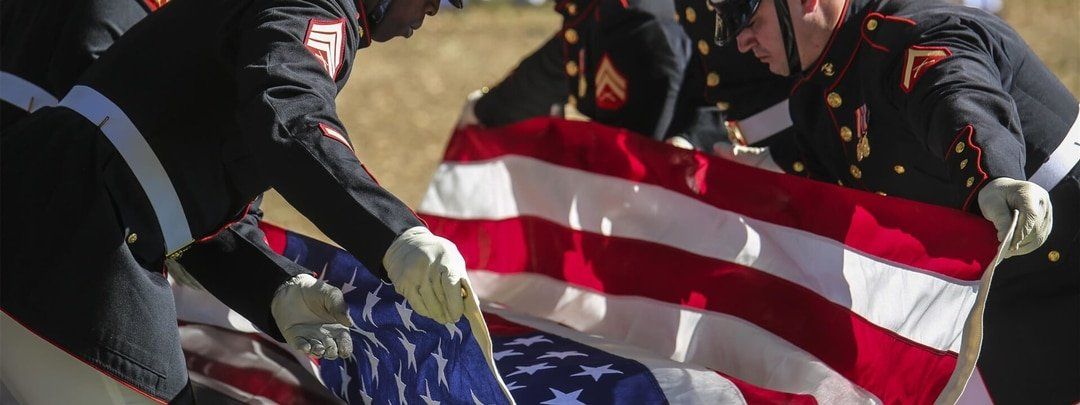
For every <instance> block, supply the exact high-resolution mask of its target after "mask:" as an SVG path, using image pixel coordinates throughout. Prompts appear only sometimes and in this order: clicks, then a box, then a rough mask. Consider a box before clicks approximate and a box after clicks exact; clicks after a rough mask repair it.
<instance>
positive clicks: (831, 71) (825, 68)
mask: <svg viewBox="0 0 1080 405" xmlns="http://www.w3.org/2000/svg"><path fill="white" fill-rule="evenodd" d="M821 73H824V74H825V76H828V77H832V76H833V75H835V74H836V67H835V66H833V64H832V62H828V63H826V64H824V65H821Z"/></svg>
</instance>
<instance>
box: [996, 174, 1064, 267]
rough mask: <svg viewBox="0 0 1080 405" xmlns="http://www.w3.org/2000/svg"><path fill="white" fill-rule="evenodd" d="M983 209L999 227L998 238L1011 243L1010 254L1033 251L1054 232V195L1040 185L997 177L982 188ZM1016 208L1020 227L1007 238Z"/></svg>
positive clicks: (1015, 254) (1006, 253) (1007, 248)
mask: <svg viewBox="0 0 1080 405" xmlns="http://www.w3.org/2000/svg"><path fill="white" fill-rule="evenodd" d="M979 209H981V210H982V214H983V216H984V217H986V219H987V220H989V221H990V222H993V223H994V227H995V228H997V232H998V240H999V241H1001V242H1004V243H1006V244H1007V246H1006V249H1005V255H1006V257H1010V256H1019V255H1024V254H1028V253H1031V252H1032V251H1034V250H1035V249H1038V248H1039V246H1042V244H1043V242H1046V237H1047V236H1049V235H1050V229H1051V228H1052V227H1053V225H1054V215H1053V209H1052V208H1051V206H1050V194H1049V193H1047V192H1046V190H1044V189H1043V188H1042V187H1039V185H1038V184H1035V183H1032V182H1028V181H1021V180H1013V179H1009V178H1004V177H1002V178H997V179H994V180H991V181H990V182H989V183H987V184H986V186H985V187H983V189H982V190H981V191H979ZM1013 210H1018V211H1020V219H1019V220H1017V222H1016V230H1015V231H1014V233H1013V238H1012V240H1011V241H1006V240H1004V239H1005V235H1006V234H1008V233H1009V225H1011V224H1012V213H1013Z"/></svg>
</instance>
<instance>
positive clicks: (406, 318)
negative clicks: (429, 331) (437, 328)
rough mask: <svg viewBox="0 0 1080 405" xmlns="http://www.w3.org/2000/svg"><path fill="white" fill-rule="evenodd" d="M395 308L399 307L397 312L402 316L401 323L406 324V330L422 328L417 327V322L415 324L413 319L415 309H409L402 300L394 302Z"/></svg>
mask: <svg viewBox="0 0 1080 405" xmlns="http://www.w3.org/2000/svg"><path fill="white" fill-rule="evenodd" d="M394 308H396V309H397V314H398V316H399V317H401V323H402V324H403V325H405V330H410V331H412V330H415V331H420V329H417V328H416V324H414V323H413V321H412V314H413V310H411V309H409V308H408V307H406V306H405V304H404V303H401V302H395V303H394ZM421 332H423V331H421Z"/></svg>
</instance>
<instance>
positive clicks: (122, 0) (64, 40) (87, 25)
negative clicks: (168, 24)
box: [48, 0, 148, 97]
mask: <svg viewBox="0 0 1080 405" xmlns="http://www.w3.org/2000/svg"><path fill="white" fill-rule="evenodd" d="M72 7H85V9H83V10H81V11H80V12H73V13H71V18H69V19H68V21H67V22H66V24H65V25H64V27H63V28H61V29H60V31H59V32H58V33H57V35H59V39H58V40H57V41H56V44H57V47H56V49H55V51H54V52H52V55H53V57H52V60H51V61H50V63H49V75H48V86H49V89H48V90H49V91H50V92H51V93H53V94H54V95H56V96H57V97H63V96H64V94H66V93H67V91H68V90H69V89H71V87H72V86H74V85H75V81H76V80H78V79H79V76H81V75H82V73H83V72H84V71H85V70H86V68H87V67H89V66H90V63H92V62H93V61H95V60H97V58H98V57H99V56H101V54H103V53H105V51H106V50H108V49H109V47H110V46H112V44H113V43H114V42H116V40H117V39H119V38H120V36H121V35H123V34H124V33H125V32H127V30H128V29H130V28H131V27H132V26H134V25H135V24H136V23H138V22H139V21H140V20H142V19H143V18H145V17H146V15H147V14H148V12H147V11H146V8H144V7H143V6H142V5H140V4H139V1H138V0H91V1H85V2H76V3H75V4H74V5H72Z"/></svg>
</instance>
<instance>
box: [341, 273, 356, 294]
mask: <svg viewBox="0 0 1080 405" xmlns="http://www.w3.org/2000/svg"><path fill="white" fill-rule="evenodd" d="M357 270H360V269H359V268H358V267H354V268H353V270H352V278H351V279H349V282H347V283H344V284H342V285H341V294H342V295H345V294H348V293H350V292H352V290H355V289H356V286H353V281H356V271H357Z"/></svg>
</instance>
